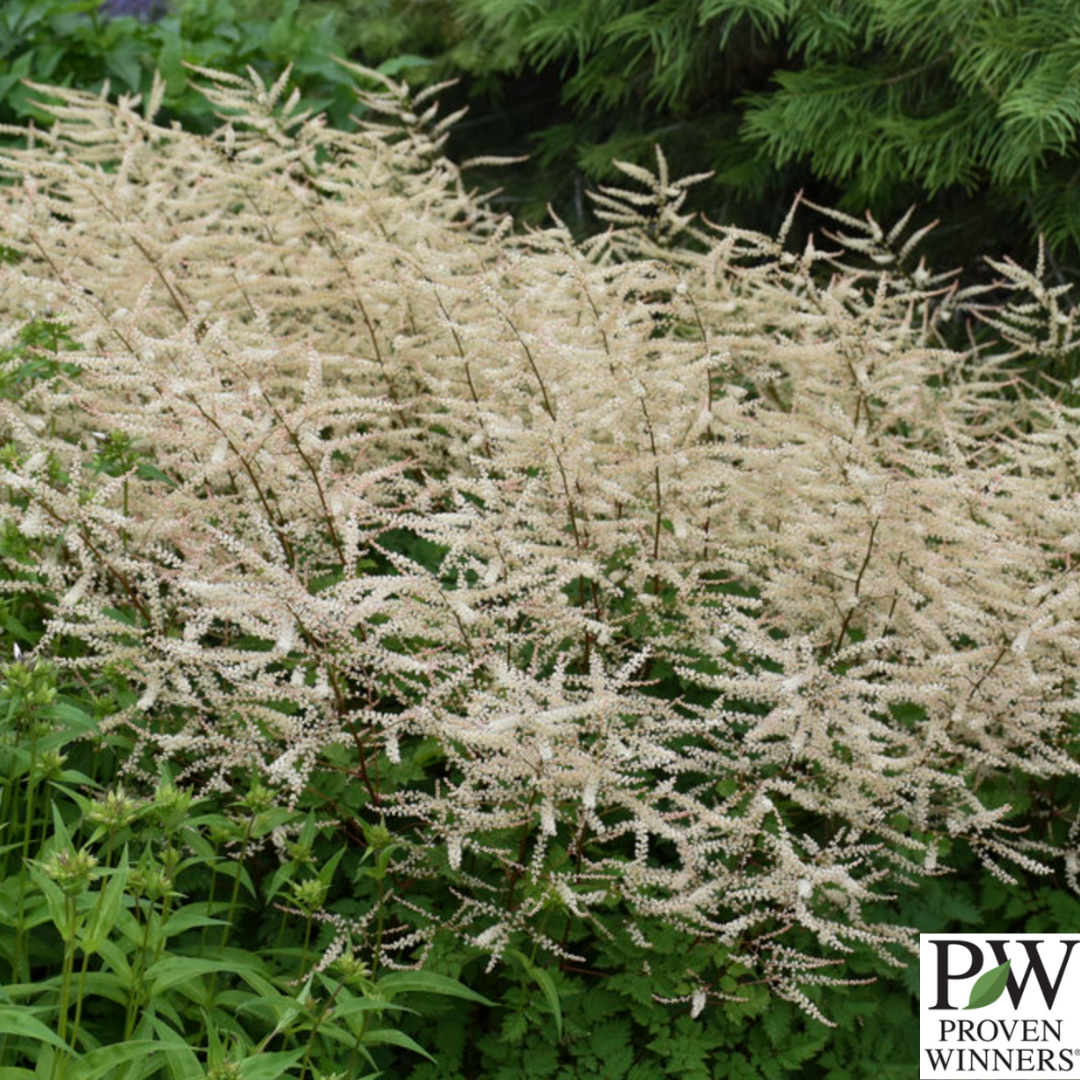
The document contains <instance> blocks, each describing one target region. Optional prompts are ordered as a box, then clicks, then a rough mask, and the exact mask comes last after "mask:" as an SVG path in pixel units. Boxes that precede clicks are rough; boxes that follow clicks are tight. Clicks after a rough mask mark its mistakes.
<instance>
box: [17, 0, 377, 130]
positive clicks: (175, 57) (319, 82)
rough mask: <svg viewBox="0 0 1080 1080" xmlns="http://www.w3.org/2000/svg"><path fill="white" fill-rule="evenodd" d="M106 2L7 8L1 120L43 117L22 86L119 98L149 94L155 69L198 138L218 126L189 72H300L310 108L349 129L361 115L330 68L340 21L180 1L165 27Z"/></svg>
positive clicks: (291, 6)
mask: <svg viewBox="0 0 1080 1080" xmlns="http://www.w3.org/2000/svg"><path fill="white" fill-rule="evenodd" d="M98 7H99V2H98V0H10V2H8V3H5V4H3V5H0V120H6V121H8V122H11V121H12V120H13V119H14V118H23V117H27V116H34V117H36V118H37V119H38V120H43V119H45V120H47V118H46V117H44V116H43V114H41V113H40V112H39V111H37V110H35V109H34V107H33V100H34V91H33V90H32V89H31V88H29V87H27V86H26V85H24V83H23V80H25V79H30V80H34V81H37V82H43V81H48V82H51V83H54V84H57V85H64V86H75V87H78V88H79V89H84V90H94V89H97V88H98V87H100V86H101V85H102V84H103V82H104V81H105V80H106V79H108V80H109V81H110V83H111V86H112V91H113V93H118V92H120V93H142V94H144V95H145V94H146V93H147V92H148V91H149V89H150V85H151V81H152V78H153V73H154V70H155V69H158V70H160V71H161V73H162V75H163V76H164V77H165V80H166V93H165V98H164V107H165V110H166V112H167V114H168V115H169V116H171V117H173V118H176V119H178V120H181V121H182V122H183V124H184V126H185V127H187V128H188V129H189V130H193V129H194V130H206V129H208V128H209V127H211V126H212V125H213V112H212V109H211V107H210V106H209V104H208V103H207V101H206V99H205V98H203V97H201V96H200V95H198V94H196V93H195V92H194V91H193V90H191V89H190V87H189V84H188V72H187V70H186V69H185V67H184V64H185V63H191V64H197V65H201V66H208V67H226V68H229V69H232V70H236V69H243V67H244V65H246V64H250V65H252V66H253V67H254V68H255V69H256V70H258V71H261V72H264V73H265V72H269V71H279V70H280V69H281V68H283V67H284V66H285V65H286V64H289V63H291V64H292V65H293V85H295V86H297V87H299V89H300V90H301V92H302V94H303V95H304V103H305V105H306V106H307V107H310V108H313V109H315V110H316V111H321V110H326V111H327V112H328V113H329V115H330V117H331V118H332V119H333V121H334V122H335V123H337V124H344V123H345V122H346V120H347V118H348V115H349V112H350V111H351V110H352V109H353V108H354V107H355V104H356V99H355V96H354V94H353V93H352V86H353V80H352V79H351V77H349V76H348V75H347V74H346V73H345V72H344V71H343V70H342V68H341V67H340V66H339V65H337V64H335V63H334V62H333V60H332V59H331V54H332V53H333V52H334V51H335V46H334V43H335V42H336V41H337V33H338V30H337V20H336V18H335V16H334V15H333V13H327V14H326V15H324V16H323V17H322V18H321V19H319V20H317V21H313V20H311V19H306V18H302V17H301V10H300V9H301V5H300V2H299V0H287V2H286V3H284V4H281V5H275V8H276V11H275V15H274V17H273V18H272V19H267V18H266V17H265V16H264V15H256V14H252V15H250V16H245V15H243V14H241V12H240V11H239V10H238V9H237V7H236V5H235V4H234V3H232V0H176V2H175V3H174V4H173V9H172V10H171V11H170V12H168V13H167V14H166V16H165V17H164V18H162V19H160V20H158V21H157V22H141V21H140V20H138V19H136V18H133V17H130V16H123V17H118V18H106V17H104V16H103V15H101V14H100V13H99V11H98Z"/></svg>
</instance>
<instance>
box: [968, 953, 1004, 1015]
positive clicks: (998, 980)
mask: <svg viewBox="0 0 1080 1080" xmlns="http://www.w3.org/2000/svg"><path fill="white" fill-rule="evenodd" d="M1011 965H1012V961H1011V960H1006V961H1005V963H1004V964H999V965H998V966H997V967H996V968H991V969H990V970H989V971H987V972H984V973H983V974H982V975H980V976H979V977H978V979H976V980H975V985H974V986H973V987H972V988H971V998H970V999H969V1000H968V1003H967V1004H966V1005H965V1006H964V1008H965V1009H981V1008H982V1007H983V1006H984V1005H992V1004H993V1003H994V1002H995V1001H997V999H998V998H999V997H1001V995H1002V994H1004V993H1005V984H1006V982H1008V979H1009V968H1010V966H1011Z"/></svg>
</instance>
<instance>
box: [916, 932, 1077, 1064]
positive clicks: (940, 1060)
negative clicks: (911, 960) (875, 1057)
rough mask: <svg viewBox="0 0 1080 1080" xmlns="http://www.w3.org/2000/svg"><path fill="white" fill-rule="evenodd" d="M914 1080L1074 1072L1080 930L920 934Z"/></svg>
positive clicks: (1075, 1062) (1075, 1061)
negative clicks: (916, 1079) (1070, 932)
mask: <svg viewBox="0 0 1080 1080" xmlns="http://www.w3.org/2000/svg"><path fill="white" fill-rule="evenodd" d="M919 987H920V1005H919V1012H920V1033H919V1080H930V1078H931V1077H936V1078H938V1080H956V1078H957V1077H972V1078H974V1080H980V1078H982V1077H1003V1078H1008V1080H1014V1078H1015V1077H1025V1078H1028V1077H1030V1078H1031V1080H1043V1078H1050V1077H1056V1078H1061V1077H1068V1076H1071V1077H1075V1078H1077V1080H1080V934H1078V935H1073V936H1070V935H1068V934H1008V935H1005V934H920V935H919Z"/></svg>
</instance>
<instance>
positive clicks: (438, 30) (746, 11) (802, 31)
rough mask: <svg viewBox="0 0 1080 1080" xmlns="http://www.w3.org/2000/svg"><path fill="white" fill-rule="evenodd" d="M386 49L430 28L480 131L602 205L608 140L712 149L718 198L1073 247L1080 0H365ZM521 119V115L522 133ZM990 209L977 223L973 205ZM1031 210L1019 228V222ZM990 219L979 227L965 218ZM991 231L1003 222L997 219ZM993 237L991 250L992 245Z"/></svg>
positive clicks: (351, 2) (730, 204) (775, 211)
mask: <svg viewBox="0 0 1080 1080" xmlns="http://www.w3.org/2000/svg"><path fill="white" fill-rule="evenodd" d="M347 10H349V11H350V12H355V13H356V16H357V18H358V20H359V21H360V22H361V23H363V24H365V25H366V24H367V22H368V20H369V13H370V22H371V25H372V27H373V29H372V31H371V32H370V33H363V32H361V33H360V36H359V41H358V44H359V45H360V47H361V48H363V49H364V50H365V52H366V54H367V55H368V57H369V58H371V57H375V58H378V57H381V56H384V55H390V52H391V51H392V50H394V49H399V48H401V47H402V44H403V41H402V38H400V37H395V36H394V35H393V34H392V33H391V32H390V27H391V26H392V25H393V23H394V20H395V19H396V20H397V24H398V26H399V27H400V32H401V34H409V35H415V36H416V37H417V39H418V40H422V41H423V42H424V51H425V52H426V53H427V54H428V55H431V56H436V55H437V56H438V63H437V65H436V67H435V68H434V69H433V71H432V74H433V75H434V74H435V73H438V74H440V75H444V74H454V73H466V74H468V75H469V76H470V77H471V79H472V82H471V84H470V85H471V91H470V92H471V95H472V97H473V98H474V103H475V106H476V111H477V112H478V113H481V114H482V115H483V117H484V121H485V122H484V123H483V124H477V126H476V127H475V128H473V129H472V130H471V131H468V132H466V133H465V138H466V141H467V142H468V144H469V145H468V151H469V152H470V153H473V152H477V151H478V149H480V148H481V147H482V146H483V140H484V138H485V136H486V135H488V134H489V133H490V134H491V137H493V138H495V139H498V140H500V143H499V148H500V150H505V149H506V148H507V147H508V145H510V141H511V139H513V136H514V132H515V130H516V131H517V132H519V133H520V132H527V133H528V137H529V141H530V143H531V149H532V150H533V152H534V153H535V155H536V162H535V164H534V165H533V166H531V167H530V169H529V170H527V171H526V172H524V173H523V174H522V179H521V180H520V181H515V180H514V179H513V178H511V179H510V180H509V181H508V184H509V190H510V192H511V193H512V196H513V198H515V199H516V200H525V208H526V210H528V211H529V212H531V213H532V214H533V215H534V216H540V215H542V214H543V213H544V209H545V207H546V204H547V203H548V202H549V201H554V202H555V204H556V206H557V207H558V209H559V212H560V214H562V215H563V216H564V217H567V218H568V220H570V221H571V222H576V223H577V224H578V225H585V224H586V222H585V219H584V213H583V204H582V202H581V196H580V188H581V176H582V175H584V176H585V177H586V178H587V179H588V180H591V181H596V180H598V179H605V178H608V177H610V176H611V175H612V172H611V164H610V163H611V160H612V158H613V157H614V158H621V159H624V160H631V161H635V162H638V163H644V162H646V161H647V160H648V158H649V156H650V155H651V152H652V146H653V144H654V143H656V142H658V141H662V142H663V145H664V147H665V150H666V151H667V152H668V154H669V156H670V158H671V159H672V162H673V164H675V166H676V171H683V172H689V171H695V172H696V171H698V170H700V169H702V168H712V169H715V171H716V177H715V180H714V182H713V187H712V191H711V195H710V198H709V203H708V209H709V211H710V213H712V214H714V215H719V216H721V217H722V218H724V219H728V218H730V217H731V216H733V215H736V216H737V217H738V218H739V220H740V223H741V224H746V225H749V226H756V227H763V228H770V229H774V228H775V227H776V225H777V224H778V222H779V219H780V217H782V215H783V213H784V211H785V209H786V206H787V205H788V204H789V203H790V200H791V198H792V197H793V196H794V194H795V192H796V191H797V190H798V189H799V188H802V187H805V188H807V189H808V191H809V192H812V193H816V194H815V197H816V198H818V199H819V200H825V201H828V202H830V203H832V204H837V203H838V202H839V203H840V204H841V205H842V206H843V207H845V208H846V209H849V210H853V211H855V212H858V213H861V212H862V211H863V210H864V209H867V208H869V209H871V210H872V211H873V213H874V214H875V215H876V216H878V217H881V216H885V217H888V216H891V215H893V214H895V213H897V212H899V211H902V210H903V209H905V208H906V206H907V205H908V204H909V203H910V202H913V201H918V202H922V203H927V202H929V203H930V204H931V209H930V210H928V211H927V217H929V216H931V210H932V212H933V213H934V214H940V215H946V216H947V217H948V218H949V219H950V221H951V222H953V224H954V229H953V231H952V233H951V234H950V235H949V236H948V237H947V238H943V239H942V249H943V250H948V251H949V254H950V256H951V257H955V255H956V251H957V248H958V246H959V248H960V250H961V251H962V252H963V253H964V254H968V255H971V256H976V255H978V254H979V253H981V252H982V251H985V250H990V249H994V248H998V249H1001V250H1010V251H1011V252H1012V254H1013V255H1014V256H1018V257H1019V256H1022V255H1023V254H1026V253H1027V252H1029V251H1030V244H1031V242H1032V240H1033V237H1034V234H1035V232H1036V231H1037V230H1042V231H1044V232H1045V234H1046V236H1047V238H1048V240H1049V241H1050V243H1051V245H1052V247H1054V248H1055V249H1057V251H1058V252H1059V254H1060V255H1062V256H1064V257H1067V258H1069V260H1070V261H1072V262H1075V253H1076V245H1077V243H1078V242H1080V211H1078V210H1077V206H1078V205H1080V204H1078V202H1077V199H1076V198H1075V186H1076V182H1077V181H1076V175H1077V155H1078V151H1077V145H1078V144H1077V140H1076V133H1077V129H1078V126H1080V91H1078V90H1077V86H1078V85H1080V84H1078V82H1077V73H1078V71H1080V43H1078V39H1077V37H1076V35H1075V34H1071V33H1068V32H1063V31H1064V30H1065V29H1066V28H1068V27H1069V26H1071V25H1072V23H1073V22H1074V16H1075V9H1074V5H1072V4H1071V3H1070V2H1069V0H1038V2H1036V3H1017V2H1008V3H999V2H996V0H963V2H956V0H920V2H918V3H912V2H910V0H856V2H854V3H846V4H838V3H835V2H833V0H810V2H806V0H798V2H796V0H648V2H642V0H608V2H605V3H597V2H595V0H536V2H534V3H528V4H522V3H518V2H517V0H440V2H439V3H436V4H429V5H424V6H423V8H422V9H419V10H418V8H417V5H413V4H409V3H406V2H404V0H396V2H394V0H347ZM520 139H521V136H520V135H519V136H518V142H519V143H520ZM500 182H503V183H507V181H504V180H502V179H500ZM974 222H978V226H977V227H975V228H974V229H972V226H973V223H974ZM1018 222H1020V223H1022V228H1020V229H1017V224H1018ZM968 229H972V235H973V237H977V239H975V242H974V243H973V244H971V246H970V249H968V247H967V246H966V244H965V240H964V232H965V231H966V230H968ZM988 233H989V234H990V235H991V236H993V241H992V242H989V241H988V240H987V235H988ZM976 246H977V247H978V249H979V250H978V251H976V250H975V248H976Z"/></svg>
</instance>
